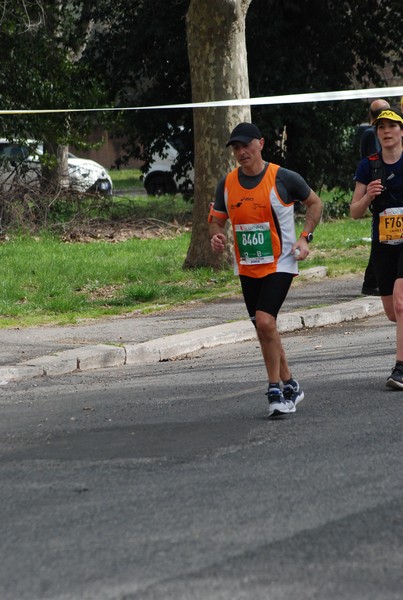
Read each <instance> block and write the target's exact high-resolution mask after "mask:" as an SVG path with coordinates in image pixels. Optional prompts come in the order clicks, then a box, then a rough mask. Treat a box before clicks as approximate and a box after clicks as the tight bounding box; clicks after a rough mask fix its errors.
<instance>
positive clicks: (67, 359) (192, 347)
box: [0, 296, 383, 385]
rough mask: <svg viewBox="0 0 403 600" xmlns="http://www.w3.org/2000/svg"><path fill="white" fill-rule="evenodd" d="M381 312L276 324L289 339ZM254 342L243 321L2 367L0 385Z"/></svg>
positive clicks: (289, 316)
mask: <svg viewBox="0 0 403 600" xmlns="http://www.w3.org/2000/svg"><path fill="white" fill-rule="evenodd" d="M382 312H383V305H382V301H381V299H380V298H378V297H372V296H370V297H366V298H359V299H357V300H352V301H351V302H343V303H341V304H337V305H334V306H327V307H324V308H312V309H307V310H303V311H301V310H300V311H296V312H291V313H285V314H283V315H280V316H279V318H278V328H279V331H280V333H289V332H292V331H297V330H305V329H312V328H314V327H324V326H326V325H335V324H337V323H343V322H346V321H352V320H354V319H362V318H365V317H371V316H376V315H379V314H381V313H382ZM253 339H256V333H255V329H254V327H253V325H252V323H251V322H250V321H249V320H245V321H236V322H233V323H225V324H224V325H215V326H213V327H206V328H204V329H199V330H197V331H190V332H187V333H181V334H177V335H170V336H167V337H163V338H159V339H155V340H150V341H148V342H142V343H140V344H127V345H124V346H115V345H108V344H97V345H93V346H83V347H81V348H77V349H72V350H65V351H63V352H58V353H56V354H52V355H50V356H43V357H39V358H36V359H33V360H30V361H26V362H22V363H20V364H18V365H16V366H7V367H0V385H6V384H7V383H9V382H11V381H21V380H23V379H32V378H34V377H40V376H46V375H47V376H57V375H66V374H68V373H73V372H80V371H88V370H94V369H100V368H107V367H122V366H124V365H129V366H133V365H139V364H145V363H147V364H148V363H156V362H161V361H164V360H173V359H175V358H181V357H183V356H186V355H187V354H191V353H192V352H196V351H198V350H202V349H203V348H213V347H215V346H220V345H224V344H233V343H236V342H242V341H250V340H253Z"/></svg>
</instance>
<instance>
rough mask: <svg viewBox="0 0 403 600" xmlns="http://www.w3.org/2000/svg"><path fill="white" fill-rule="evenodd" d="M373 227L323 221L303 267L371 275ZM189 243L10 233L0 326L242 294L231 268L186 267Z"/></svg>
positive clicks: (0, 277) (1, 268) (4, 251)
mask: <svg viewBox="0 0 403 600" xmlns="http://www.w3.org/2000/svg"><path fill="white" fill-rule="evenodd" d="M171 201H172V199H171ZM300 229H301V226H300V225H297V230H298V231H299V230H300ZM369 232H370V221H369V220H360V221H353V220H351V219H345V220H340V221H334V222H329V223H325V224H321V225H320V226H319V227H318V228H317V230H316V231H315V241H314V243H313V244H312V246H311V254H310V257H309V259H308V260H307V261H304V263H301V268H302V269H304V268H309V267H312V266H317V265H324V266H326V267H328V271H329V275H330V276H339V275H343V274H346V273H363V271H364V269H365V267H366V264H367V261H368V255H369V243H368V242H365V241H363V238H368V237H369ZM189 242H190V233H188V232H186V233H181V234H178V235H176V236H172V237H165V238H161V237H158V238H152V239H130V240H127V241H125V242H120V243H113V244H111V243H108V242H106V241H98V242H94V243H65V242H63V241H61V240H60V239H59V238H57V237H56V236H50V235H45V234H43V235H39V236H35V237H33V236H21V235H17V234H16V235H12V234H9V237H8V238H6V239H4V240H3V241H2V242H1V243H0V252H1V256H2V260H1V262H0V327H11V326H14V327H15V326H20V327H23V326H28V325H37V324H44V323H58V324H63V323H74V322H77V321H78V320H79V319H83V318H99V317H102V316H105V315H118V314H124V313H128V312H131V311H136V310H138V311H142V312H147V311H149V312H150V311H153V310H156V309H161V308H163V307H168V306H171V305H177V304H180V303H185V302H188V301H190V300H197V299H204V300H209V299H214V298H217V297H220V296H223V295H234V294H238V293H239V292H240V288H239V283H238V279H237V278H236V277H234V275H233V273H232V270H231V269H229V270H226V271H222V272H219V273H217V272H214V271H212V270H211V269H209V268H202V269H197V270H193V271H189V270H183V269H182V264H183V261H184V259H185V256H186V253H187V249H188V247H189Z"/></svg>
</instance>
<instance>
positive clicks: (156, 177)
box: [143, 137, 194, 197]
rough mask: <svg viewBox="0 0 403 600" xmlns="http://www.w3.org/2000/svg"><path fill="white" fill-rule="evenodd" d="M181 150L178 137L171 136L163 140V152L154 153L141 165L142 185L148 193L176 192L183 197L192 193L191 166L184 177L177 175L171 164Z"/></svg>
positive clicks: (153, 194)
mask: <svg viewBox="0 0 403 600" xmlns="http://www.w3.org/2000/svg"><path fill="white" fill-rule="evenodd" d="M181 150H182V146H181V142H180V140H179V138H176V137H171V138H169V140H167V141H166V142H165V149H164V151H163V153H158V152H156V153H154V154H153V155H152V157H151V160H150V161H149V162H148V163H147V164H146V165H145V166H144V167H143V173H144V176H143V181H144V187H145V190H146V192H147V194H148V195H150V196H162V195H164V194H176V193H178V192H180V193H181V194H183V195H184V196H185V197H190V196H192V195H193V182H194V170H193V168H192V169H191V170H190V171H189V172H188V173H187V176H186V177H178V176H177V174H176V173H175V172H174V170H173V165H174V163H175V161H176V160H177V158H178V155H179V152H180V151H181Z"/></svg>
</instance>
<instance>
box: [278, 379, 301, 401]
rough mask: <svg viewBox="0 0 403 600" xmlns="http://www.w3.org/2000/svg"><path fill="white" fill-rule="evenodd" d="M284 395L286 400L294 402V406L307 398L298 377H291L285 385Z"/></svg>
mask: <svg viewBox="0 0 403 600" xmlns="http://www.w3.org/2000/svg"><path fill="white" fill-rule="evenodd" d="M283 395H284V398H285V400H286V402H292V403H293V404H294V407H295V406H297V404H298V403H299V402H301V400H303V399H304V398H305V394H304V392H303V391H302V390H301V388H300V385H299V383H298V381H297V380H296V379H289V381H287V383H285V384H284V385H283Z"/></svg>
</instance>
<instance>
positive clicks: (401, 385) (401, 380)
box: [386, 365, 403, 390]
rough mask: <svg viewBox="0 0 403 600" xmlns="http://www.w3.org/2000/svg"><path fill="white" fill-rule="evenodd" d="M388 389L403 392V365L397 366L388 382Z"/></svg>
mask: <svg viewBox="0 0 403 600" xmlns="http://www.w3.org/2000/svg"><path fill="white" fill-rule="evenodd" d="M386 385H387V386H388V387H391V388H394V389H396V390H403V365H396V366H395V367H394V368H393V369H392V373H391V374H390V375H389V377H388V378H387V380H386Z"/></svg>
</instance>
